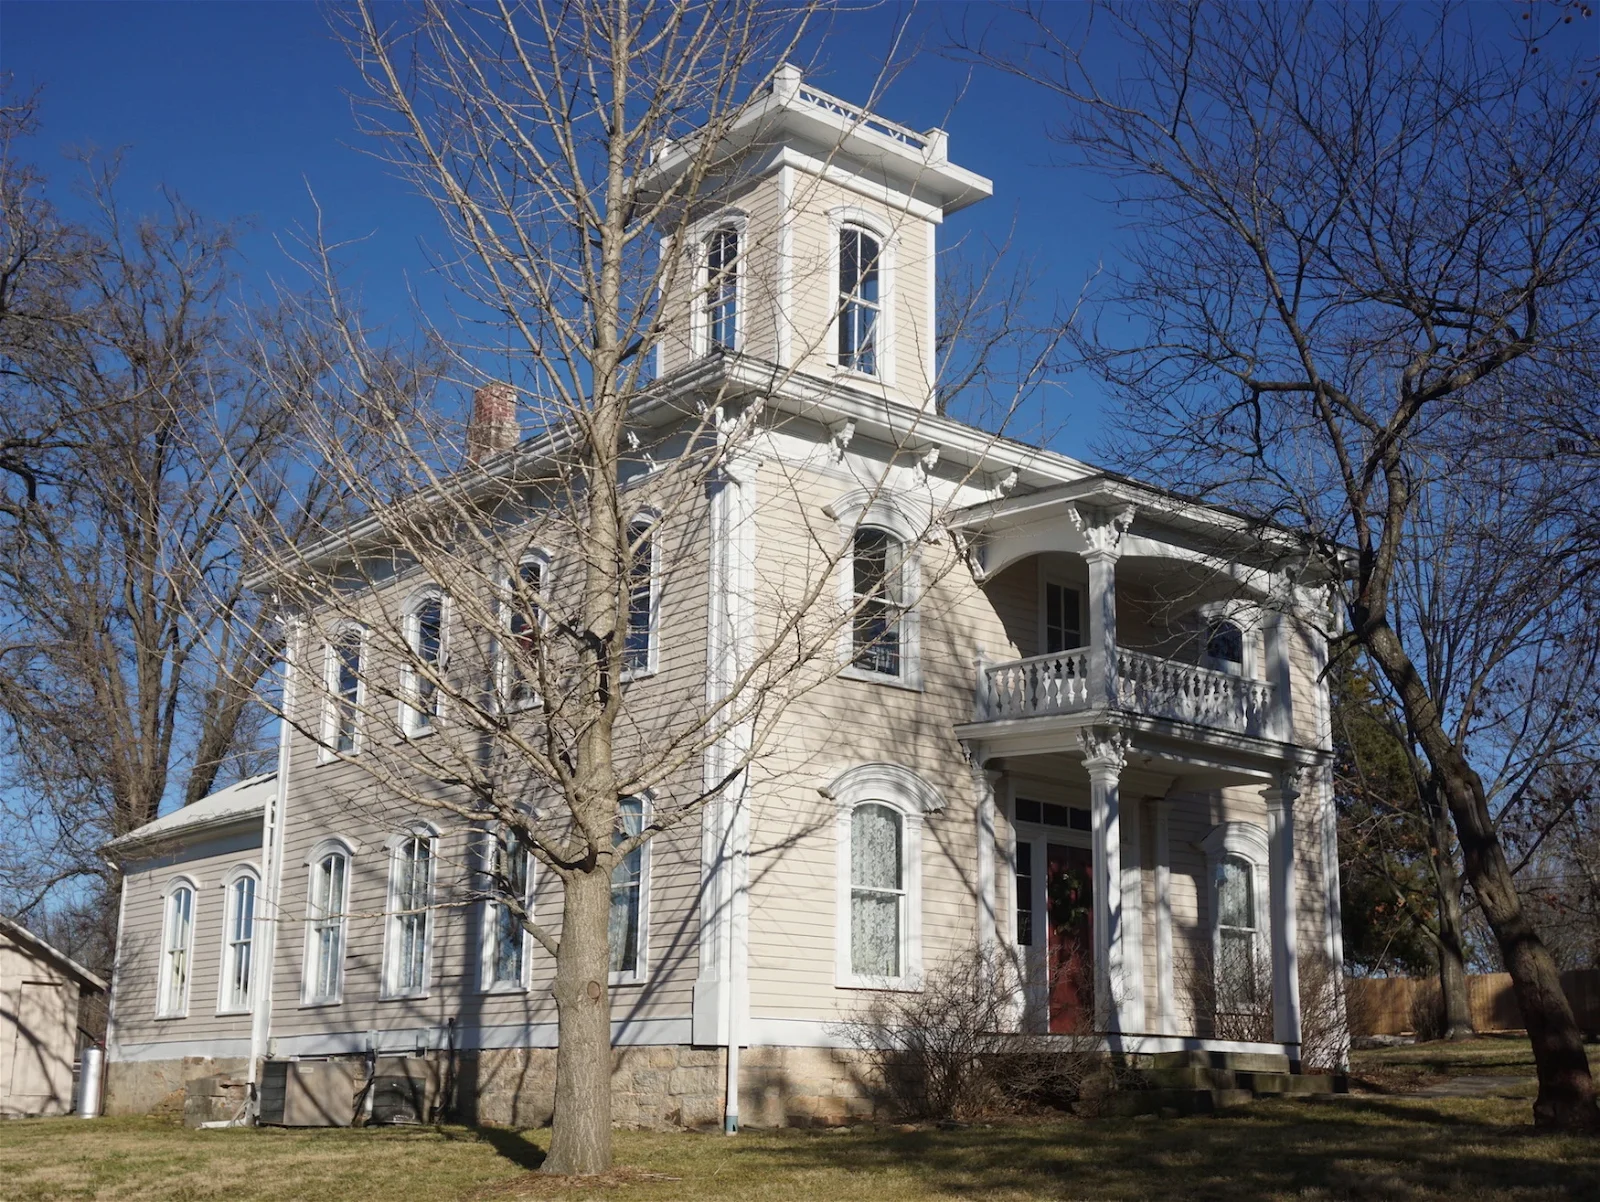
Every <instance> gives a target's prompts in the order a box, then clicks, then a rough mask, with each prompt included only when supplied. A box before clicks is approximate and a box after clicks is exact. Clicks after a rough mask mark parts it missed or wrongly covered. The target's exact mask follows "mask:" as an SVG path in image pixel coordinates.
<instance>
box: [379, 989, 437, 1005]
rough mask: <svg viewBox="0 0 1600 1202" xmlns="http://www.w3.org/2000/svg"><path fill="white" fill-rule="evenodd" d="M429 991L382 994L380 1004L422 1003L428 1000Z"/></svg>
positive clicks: (416, 990) (417, 990)
mask: <svg viewBox="0 0 1600 1202" xmlns="http://www.w3.org/2000/svg"><path fill="white" fill-rule="evenodd" d="M428 994H429V990H426V989H412V990H409V991H407V992H405V993H380V994H379V995H378V1000H379V1001H380V1002H422V1001H426V1000H427V999H428Z"/></svg>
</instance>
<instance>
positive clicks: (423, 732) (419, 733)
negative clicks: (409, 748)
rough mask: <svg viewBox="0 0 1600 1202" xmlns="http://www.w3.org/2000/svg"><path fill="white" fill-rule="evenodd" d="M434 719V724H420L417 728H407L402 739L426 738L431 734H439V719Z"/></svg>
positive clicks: (409, 740)
mask: <svg viewBox="0 0 1600 1202" xmlns="http://www.w3.org/2000/svg"><path fill="white" fill-rule="evenodd" d="M433 721H434V725H432V726H419V727H417V728H416V729H415V730H407V731H404V732H402V734H401V736H400V737H401V739H402V740H403V741H406V742H411V741H415V740H417V739H426V738H427V737H428V736H429V735H432V734H437V733H438V730H439V727H438V721H439V720H438V719H437V718H435V719H434V720H433Z"/></svg>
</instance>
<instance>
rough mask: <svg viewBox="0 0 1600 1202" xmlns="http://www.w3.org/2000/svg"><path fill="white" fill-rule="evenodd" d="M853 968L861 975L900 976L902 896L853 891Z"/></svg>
mask: <svg viewBox="0 0 1600 1202" xmlns="http://www.w3.org/2000/svg"><path fill="white" fill-rule="evenodd" d="M850 968H851V971H853V972H856V973H859V974H861V975H862V976H870V977H897V976H899V975H900V899H899V897H897V896H894V895H892V894H890V895H885V894H881V893H862V892H859V891H855V892H852V893H851V895H850Z"/></svg>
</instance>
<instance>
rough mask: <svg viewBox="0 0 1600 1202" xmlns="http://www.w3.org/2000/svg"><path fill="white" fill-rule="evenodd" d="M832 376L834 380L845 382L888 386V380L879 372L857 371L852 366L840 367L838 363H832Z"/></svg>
mask: <svg viewBox="0 0 1600 1202" xmlns="http://www.w3.org/2000/svg"><path fill="white" fill-rule="evenodd" d="M833 378H834V379H835V380H844V381H846V382H847V383H854V384H877V385H879V386H880V387H884V388H887V387H889V381H888V380H887V379H885V378H884V377H883V376H882V375H881V374H877V373H874V372H869V371H858V370H857V369H856V368H854V367H840V366H839V365H838V364H835V365H834V368H833Z"/></svg>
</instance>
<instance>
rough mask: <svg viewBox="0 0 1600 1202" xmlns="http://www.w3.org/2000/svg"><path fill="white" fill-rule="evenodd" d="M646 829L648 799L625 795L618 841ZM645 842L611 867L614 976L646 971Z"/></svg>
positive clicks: (632, 975) (635, 977)
mask: <svg viewBox="0 0 1600 1202" xmlns="http://www.w3.org/2000/svg"><path fill="white" fill-rule="evenodd" d="M643 830H644V801H643V799H641V798H638V797H626V798H623V800H622V802H621V804H620V805H619V806H618V807H617V829H616V835H615V839H614V841H615V842H616V843H619V844H620V843H622V842H623V841H625V840H627V839H630V838H632V837H633V836H635V835H637V834H639V833H640V832H641V831H643ZM645 887H646V886H645V845H643V844H641V845H640V846H638V847H636V848H634V849H633V850H632V851H631V852H629V853H628V854H627V855H626V856H624V857H623V858H622V859H621V860H619V861H618V862H617V865H616V867H615V868H613V869H612V870H611V922H610V931H609V938H610V941H611V978H612V980H613V982H617V981H630V980H639V979H640V978H642V977H643V975H644V941H645V922H646V919H645V904H644V903H645V897H644V893H645Z"/></svg>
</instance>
